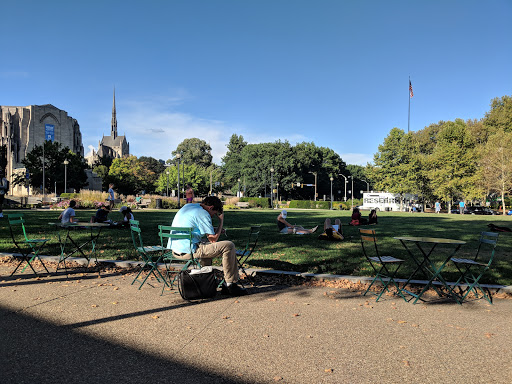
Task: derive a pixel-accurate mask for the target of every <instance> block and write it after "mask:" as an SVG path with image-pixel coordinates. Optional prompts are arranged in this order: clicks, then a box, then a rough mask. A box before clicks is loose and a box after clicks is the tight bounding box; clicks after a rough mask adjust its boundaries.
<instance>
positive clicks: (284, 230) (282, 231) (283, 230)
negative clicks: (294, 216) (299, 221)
mask: <svg viewBox="0 0 512 384" xmlns="http://www.w3.org/2000/svg"><path fill="white" fill-rule="evenodd" d="M279 233H288V227H284V228H283V229H281V230H280V231H279Z"/></svg>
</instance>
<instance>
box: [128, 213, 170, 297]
mask: <svg viewBox="0 0 512 384" xmlns="http://www.w3.org/2000/svg"><path fill="white" fill-rule="evenodd" d="M130 233H131V235H132V241H133V246H134V247H135V250H136V251H137V254H138V255H139V256H140V258H141V260H142V262H143V263H144V264H143V265H142V266H141V268H140V271H139V273H138V274H137V276H135V279H133V281H132V285H133V284H134V283H135V282H136V281H137V282H138V278H139V276H140V275H141V273H142V272H143V271H144V270H145V269H147V268H148V267H150V270H149V273H148V274H147V276H146V277H145V278H144V280H142V282H140V285H139V289H141V288H142V286H143V285H144V283H145V282H146V280H147V279H148V277H149V276H150V275H153V276H154V277H155V278H156V280H157V281H158V282H160V279H162V281H163V282H164V286H165V284H166V282H165V279H164V277H163V276H162V274H161V273H160V271H159V270H158V263H159V262H160V261H161V260H162V257H163V251H164V248H163V247H162V246H161V245H149V246H145V245H144V243H143V241H142V231H141V229H140V227H139V221H138V220H130ZM159 277H160V278H159Z"/></svg>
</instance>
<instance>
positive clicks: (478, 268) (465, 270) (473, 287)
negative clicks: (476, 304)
mask: <svg viewBox="0 0 512 384" xmlns="http://www.w3.org/2000/svg"><path fill="white" fill-rule="evenodd" d="M498 236H499V233H497V232H482V233H481V234H480V240H479V241H478V249H477V251H476V255H475V257H474V258H472V259H465V258H457V257H452V258H451V261H452V262H453V263H454V264H455V266H456V267H457V269H458V271H459V273H460V277H459V279H458V280H457V282H456V283H455V286H456V288H458V289H459V292H461V293H459V294H457V293H455V294H457V295H458V297H459V301H460V304H462V302H463V301H464V300H465V299H466V298H467V297H468V295H469V293H470V292H471V291H473V292H474V293H475V296H476V297H477V298H478V297H479V295H478V291H480V292H481V293H482V296H483V298H484V299H485V300H487V301H488V302H489V303H490V304H492V295H491V292H490V291H489V289H484V288H483V287H482V286H481V285H480V283H479V281H480V279H481V278H482V276H483V275H484V274H485V272H486V271H487V270H489V268H490V267H491V263H492V261H493V259H494V253H495V251H496V245H497V243H498ZM460 283H466V284H467V287H464V289H462V287H461V285H460ZM485 291H487V293H486V292H485Z"/></svg>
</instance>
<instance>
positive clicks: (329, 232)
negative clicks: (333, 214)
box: [318, 219, 344, 241]
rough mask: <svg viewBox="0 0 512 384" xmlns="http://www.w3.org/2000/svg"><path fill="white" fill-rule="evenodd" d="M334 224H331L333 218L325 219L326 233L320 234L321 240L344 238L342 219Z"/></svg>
mask: <svg viewBox="0 0 512 384" xmlns="http://www.w3.org/2000/svg"><path fill="white" fill-rule="evenodd" d="M334 223H335V224H334V225H331V219H325V223H324V233H322V234H321V235H319V236H318V238H319V239H320V240H338V241H340V240H343V239H344V237H343V234H342V233H343V231H342V229H341V222H340V219H336V220H335V221H334Z"/></svg>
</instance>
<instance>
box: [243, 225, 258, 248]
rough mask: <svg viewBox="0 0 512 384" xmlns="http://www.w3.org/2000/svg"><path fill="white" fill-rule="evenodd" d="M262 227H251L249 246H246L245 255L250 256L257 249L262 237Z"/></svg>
mask: <svg viewBox="0 0 512 384" xmlns="http://www.w3.org/2000/svg"><path fill="white" fill-rule="evenodd" d="M260 231H261V225H251V228H250V229H249V238H248V239H247V244H246V245H245V249H244V251H243V252H244V255H245V256H250V255H251V254H252V252H253V251H254V248H256V244H258V239H259V237H260Z"/></svg>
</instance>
